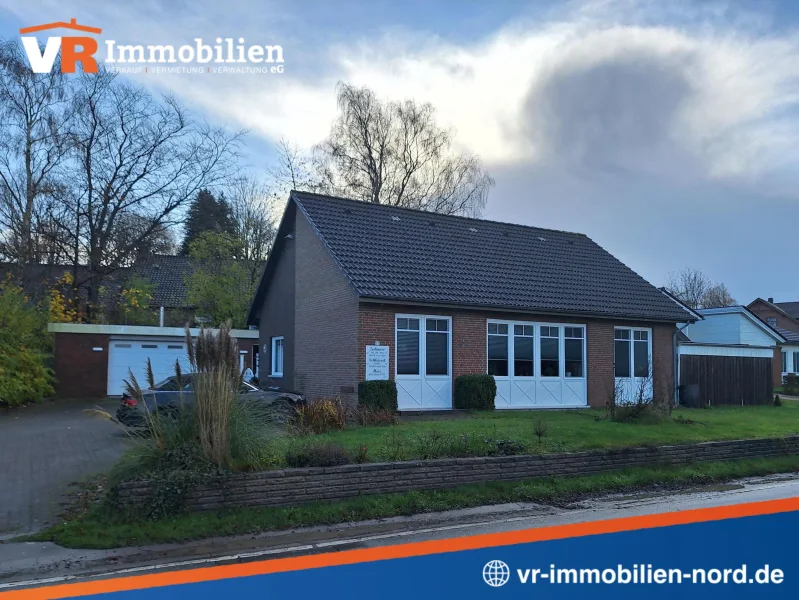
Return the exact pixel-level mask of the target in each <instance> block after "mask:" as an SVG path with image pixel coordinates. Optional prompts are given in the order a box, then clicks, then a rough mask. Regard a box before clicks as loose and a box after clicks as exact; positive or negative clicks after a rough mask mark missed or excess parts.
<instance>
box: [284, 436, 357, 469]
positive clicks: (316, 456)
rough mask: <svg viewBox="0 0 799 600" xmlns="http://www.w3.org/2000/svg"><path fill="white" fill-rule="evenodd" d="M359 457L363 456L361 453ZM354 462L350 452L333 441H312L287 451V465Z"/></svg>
mask: <svg viewBox="0 0 799 600" xmlns="http://www.w3.org/2000/svg"><path fill="white" fill-rule="evenodd" d="M359 458H363V457H361V456H360V455H359ZM351 462H353V459H352V457H351V456H350V454H349V452H347V451H346V450H345V449H344V447H342V446H340V445H339V444H334V443H333V442H311V443H308V444H303V445H301V446H295V447H293V448H289V449H288V451H287V452H286V465H288V466H289V467H294V468H302V467H335V466H336V465H346V464H349V463H351Z"/></svg>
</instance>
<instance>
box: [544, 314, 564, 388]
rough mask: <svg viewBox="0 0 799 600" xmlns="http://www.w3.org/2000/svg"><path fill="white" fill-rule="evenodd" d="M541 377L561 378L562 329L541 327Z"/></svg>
mask: <svg viewBox="0 0 799 600" xmlns="http://www.w3.org/2000/svg"><path fill="white" fill-rule="evenodd" d="M541 377H560V327H552V326H544V325H542V326H541Z"/></svg>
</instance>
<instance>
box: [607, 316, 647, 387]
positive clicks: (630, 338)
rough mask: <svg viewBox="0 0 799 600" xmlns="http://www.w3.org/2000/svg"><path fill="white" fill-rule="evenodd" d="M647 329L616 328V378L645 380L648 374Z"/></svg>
mask: <svg viewBox="0 0 799 600" xmlns="http://www.w3.org/2000/svg"><path fill="white" fill-rule="evenodd" d="M649 336H650V332H649V330H648V329H632V328H630V329H628V328H616V331H615V335H614V338H615V339H614V350H615V352H614V355H615V356H614V362H615V372H616V377H618V378H629V377H635V378H639V379H645V378H647V377H649V373H650V352H649V342H650V339H649Z"/></svg>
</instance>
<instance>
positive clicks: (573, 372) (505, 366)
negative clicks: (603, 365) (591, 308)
mask: <svg viewBox="0 0 799 600" xmlns="http://www.w3.org/2000/svg"><path fill="white" fill-rule="evenodd" d="M585 331H586V328H585V326H584V325H573V324H567V323H530V322H526V321H494V320H490V321H488V331H487V335H488V340H487V354H488V373H489V374H491V375H493V376H494V380H495V381H496V384H497V395H496V398H494V406H495V407H496V408H498V409H503V408H504V409H513V408H569V407H578V406H586V405H587V403H588V402H587V385H586V377H585V373H586V360H585V359H586V346H585V342H586V337H585Z"/></svg>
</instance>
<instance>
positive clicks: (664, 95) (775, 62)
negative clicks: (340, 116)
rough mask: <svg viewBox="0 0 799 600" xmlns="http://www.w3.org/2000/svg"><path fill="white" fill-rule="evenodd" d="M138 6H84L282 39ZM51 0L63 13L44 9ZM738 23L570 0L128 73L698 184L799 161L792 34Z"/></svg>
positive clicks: (303, 137) (112, 14)
mask: <svg viewBox="0 0 799 600" xmlns="http://www.w3.org/2000/svg"><path fill="white" fill-rule="evenodd" d="M33 4H34V5H33V6H31V5H29V6H25V7H20V6H19V5H18V3H17V5H16V6H13V7H10V8H11V10H14V11H15V12H17V14H20V13H22V15H24V18H25V19H26V20H29V19H30V18H31V16H32V13H34V14H36V13H38V14H42V13H43V9H42V7H41V6H38V5H35V3H33ZM45 4H46V3H45ZM84 6H87V5H85V4H84ZM92 6H94V4H92ZM147 7H148V8H147V10H141V9H139V8H136V7H134V6H133V5H130V7H121V6H114V7H113V9H112V8H110V7H109V8H104V9H102V11H97V10H95V11H94V12H95V13H98V15H97V16H98V17H100V18H101V20H102V21H103V23H104V27H105V29H106V32H107V33H109V34H111V33H115V32H120V35H118V36H117V37H122V33H124V37H125V38H126V39H128V40H129V39H131V38H132V37H136V39H139V38H142V41H148V40H153V39H158V40H161V41H163V40H164V39H165V37H166V36H173V37H174V36H175V35H183V36H189V37H191V36H194V35H210V31H211V29H214V30H215V31H227V32H233V31H236V32H238V31H241V32H242V35H247V37H248V38H250V39H253V40H255V39H258V38H259V36H260V37H263V36H266V37H268V38H270V39H273V38H277V37H280V35H281V33H280V32H279V31H278V32H275V31H266V32H264V31H262V28H259V27H258V24H257V23H255V22H247V23H242V22H241V19H238V18H234V16H225V15H226V13H225V12H219V13H217V14H213V15H212V18H209V15H208V14H206V13H204V12H203V11H197V10H193V11H191V15H193V16H192V17H191V20H190V21H186V20H184V19H175V18H174V16H173V15H172V16H171V13H168V11H166V12H165V10H164V9H163V5H160V4H158V3H153V2H151V3H149V4H148V5H147ZM53 10H59V11H63V8H59V9H55V8H52V7H47V14H50V13H51V12H52V11H53ZM86 10H88V9H86ZM747 17H748V18H747V19H742V18H741V13H740V11H739V12H732V11H731V10H730V9H729V8H728V7H727V6H726V5H724V4H719V3H714V4H700V5H696V4H692V3H686V2H677V3H669V5H668V7H667V8H664V7H663V4H662V3H653V2H635V1H632V0H624V1H620V2H619V1H598V2H591V3H587V4H586V3H575V4H572V5H569V8H568V9H567V10H562V11H561V12H560V13H558V14H554V13H553V14H551V15H549V16H548V17H546V18H544V19H539V20H537V21H535V22H531V21H520V22H516V23H512V24H509V25H507V26H506V27H504V28H502V29H501V30H499V31H496V32H487V35H486V37H484V38H482V39H477V40H465V41H460V42H457V43H456V42H452V41H442V40H440V39H438V38H436V37H431V36H424V35H421V34H418V33H414V32H408V31H403V32H397V31H394V32H392V33H383V34H377V35H370V36H365V37H361V38H357V39H354V40H353V42H352V43H346V44H344V45H342V44H341V43H339V44H338V45H334V46H330V47H326V46H325V44H326V43H327V42H326V40H324V39H308V40H304V43H303V44H301V45H298V46H301V47H305V46H308V45H309V44H313V45H314V46H315V47H316V48H317V52H316V54H315V55H312V57H314V58H315V59H317V60H319V61H321V62H320V63H319V68H318V69H317V70H316V72H315V73H313V74H311V73H310V72H308V71H306V70H304V69H303V68H302V67H303V66H304V65H301V64H298V62H299V61H303V60H305V59H308V58H309V56H308V55H305V56H303V57H302V58H298V57H297V56H296V54H294V55H293V54H292V52H290V51H288V50H287V52H286V73H285V74H283V75H274V76H273V75H269V76H267V75H252V76H225V77H219V76H217V77H212V76H196V75H195V76H184V77H177V76H165V75H159V76H155V75H148V76H142V77H140V78H139V81H140V82H141V83H144V84H145V85H149V86H151V87H153V88H154V89H159V90H164V89H167V88H171V89H173V90H174V91H175V92H176V93H177V94H178V95H180V96H182V97H183V98H184V99H185V100H187V101H189V102H191V103H192V104H194V105H196V106H198V107H199V108H201V109H202V110H203V111H205V112H206V113H207V114H208V115H209V116H210V117H214V118H216V119H218V120H221V121H226V122H229V123H231V124H235V125H238V126H245V127H248V128H251V129H252V130H253V131H254V132H255V133H260V134H262V135H264V136H266V137H268V138H270V139H277V138H279V137H287V138H289V139H291V140H293V141H294V142H296V143H298V144H300V145H301V146H310V145H312V144H313V143H315V142H317V141H319V140H320V139H322V138H323V137H324V136H325V134H326V133H327V131H328V129H329V126H330V122H331V120H332V119H333V117H334V115H335V98H334V86H335V83H336V81H338V80H346V81H348V82H351V83H356V84H360V85H368V86H369V87H371V88H373V89H374V90H375V91H376V92H377V93H378V94H379V95H381V96H382V97H384V98H389V99H402V98H406V97H413V98H415V99H417V100H420V101H429V102H431V103H433V104H434V105H435V106H436V108H437V110H438V114H439V120H440V122H442V123H443V124H446V125H450V126H452V127H454V128H455V129H456V130H457V137H456V141H457V143H458V144H460V145H462V146H463V147H465V148H467V149H469V150H471V151H474V152H476V153H478V154H479V155H480V156H481V157H482V158H483V160H484V161H485V162H486V164H488V165H489V167H491V166H494V167H502V166H508V165H513V164H516V163H519V162H534V163H535V162H537V163H543V164H548V163H551V164H553V165H554V164H561V165H566V166H567V167H568V166H569V165H571V166H578V167H580V168H586V167H587V168H602V169H621V170H633V171H634V170H638V169H643V170H645V171H654V172H655V173H662V174H666V175H671V174H673V173H674V172H682V170H683V169H685V168H690V169H691V170H694V171H696V172H697V173H698V174H700V175H702V176H705V177H710V178H732V179H740V178H757V177H758V176H760V175H762V174H764V173H769V172H770V171H771V170H772V169H777V168H784V167H790V166H799V165H797V163H799V155H797V150H796V148H797V144H796V142H797V141H798V138H799V106H798V105H799V81H798V80H797V74H799V68H798V67H799V36H797V35H796V34H795V33H783V34H779V35H777V34H769V33H768V28H767V22H768V19H767V18H766V17H763V16H754V17H752V16H751V15H747ZM747 24H748V25H747ZM200 29H201V30H202V31H198V30H200ZM237 35H238V33H237ZM301 72H302V73H303V74H300V73H301Z"/></svg>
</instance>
